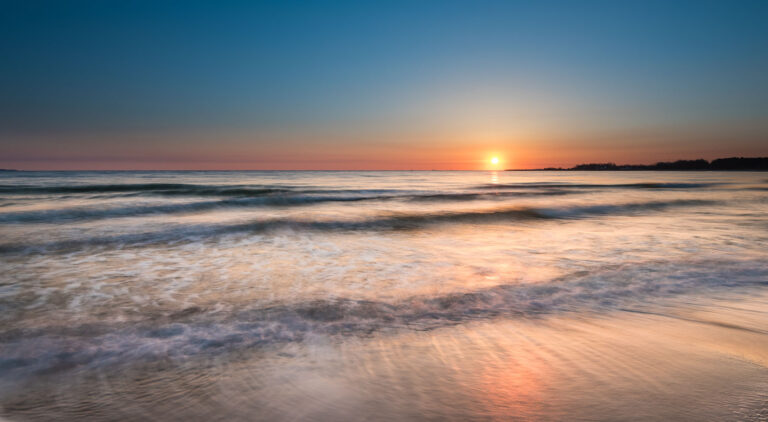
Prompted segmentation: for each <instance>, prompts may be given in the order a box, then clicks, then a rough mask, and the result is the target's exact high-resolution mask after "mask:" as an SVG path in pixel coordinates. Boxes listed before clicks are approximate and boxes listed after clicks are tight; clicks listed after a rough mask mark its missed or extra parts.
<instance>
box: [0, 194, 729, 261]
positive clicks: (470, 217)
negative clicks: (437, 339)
mask: <svg viewBox="0 0 768 422" xmlns="http://www.w3.org/2000/svg"><path fill="white" fill-rule="evenodd" d="M718 203H719V202H718V201H711V200H698V199H688V200H684V199H680V200H672V201H649V202H635V203H626V204H602V205H584V206H572V207H562V208H544V207H542V208H535V207H516V208H502V209H494V210H481V211H464V212H427V213H415V214H391V215H383V216H379V217H374V218H370V219H363V220H298V219H265V220H260V221H250V222H245V223H236V224H213V225H185V226H182V227H178V228H173V229H169V230H165V231H157V232H148V233H138V234H124V235H116V236H105V237H92V238H86V239H72V240H65V241H54V242H50V243H45V244H36V245H21V244H0V253H37V252H42V251H45V252H55V251H67V252H69V251H72V250H75V249H80V248H84V247H90V246H109V245H120V246H131V245H137V246H144V245H153V244H164V243H168V242H183V241H185V240H187V239H191V240H194V241H199V240H200V238H201V237H208V236H216V235H224V234H232V233H262V232H267V231H271V230H281V229H287V230H308V231H393V230H418V229H421V228H426V227H429V226H432V225H439V224H443V225H444V224H484V223H486V224H487V223H496V222H508V221H534V220H564V219H576V218H585V217H591V216H606V215H631V214H635V213H640V212H659V211H664V210H666V209H669V208H681V207H700V206H713V205H717V204H718Z"/></svg>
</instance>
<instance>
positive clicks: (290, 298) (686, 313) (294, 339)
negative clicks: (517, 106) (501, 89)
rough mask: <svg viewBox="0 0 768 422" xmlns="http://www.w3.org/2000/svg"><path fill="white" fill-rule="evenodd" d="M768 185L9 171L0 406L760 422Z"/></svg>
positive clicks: (168, 416) (19, 412) (19, 416)
mask: <svg viewBox="0 0 768 422" xmlns="http://www.w3.org/2000/svg"><path fill="white" fill-rule="evenodd" d="M767 211H768V175H766V174H765V173H748V172H744V173H741V172H739V173H735V172H734V173H718V172H63V173H56V172H20V173H0V266H1V267H2V275H1V276H0V327H1V328H0V414H1V415H3V417H4V418H7V419H9V420H206V421H208V420H360V419H366V420H420V419H436V420H437V419H440V420H444V419H448V420H487V419H502V420H508V419H519V420H660V419H663V420H713V419H718V420H754V421H765V420H768V259H767V258H768V252H766V248H765V245H766V244H768V212H767Z"/></svg>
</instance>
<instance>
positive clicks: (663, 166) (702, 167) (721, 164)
mask: <svg viewBox="0 0 768 422" xmlns="http://www.w3.org/2000/svg"><path fill="white" fill-rule="evenodd" d="M624 170H628V171H632V170H659V171H668V170H673V171H680V170H686V171H768V157H731V158H718V159H716V160H712V161H707V160H704V159H698V160H677V161H674V162H672V161H669V162H658V163H656V164H616V163H589V164H579V165H577V166H575V167H571V168H562V167H547V168H543V169H530V170H528V169H526V170H516V169H508V170H507V171H624Z"/></svg>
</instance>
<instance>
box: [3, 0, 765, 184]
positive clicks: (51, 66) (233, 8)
mask: <svg viewBox="0 0 768 422" xmlns="http://www.w3.org/2000/svg"><path fill="white" fill-rule="evenodd" d="M766 22H768V2H767V1H738V0H734V1H726V0H723V1H706V0H697V1H682V0H679V1H652V0H647V1H589V0H582V1H547V0H542V1H513V0H508V1H483V0H475V1H469V0H467V1H450V0H441V1H427V0H424V1H398V0H391V1H390V0H388V1H375V2H373V1H362V0H360V1H350V2H347V1H344V0H334V1H312V0H306V1H290V0H283V1H273V2H260V1H225V0H221V1H208V2H201V1H194V0H187V1H163V0H154V1H138V0H137V1H116V0H115V1H110V0H98V1H77V0H68V1H58V0H57V1H40V0H20V1H15V0H10V1H9V0H0V57H1V58H2V59H0V168H15V169H371V170H373V169H393V170H396V169H427V170H429V169H459V170H470V169H488V168H490V166H491V164H490V159H491V157H494V156H495V157H498V158H499V160H500V163H499V164H498V165H497V166H496V167H499V168H519V169H524V168H540V167H550V166H555V167H557V166H572V165H575V164H579V163H584V162H605V161H613V162H617V163H652V162H656V161H662V160H675V159H682V158H685V159H694V158H705V159H713V158H718V157H729V156H761V155H762V156H767V155H768V24H766Z"/></svg>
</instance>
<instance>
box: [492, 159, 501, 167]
mask: <svg viewBox="0 0 768 422" xmlns="http://www.w3.org/2000/svg"><path fill="white" fill-rule="evenodd" d="M491 164H493V165H494V166H495V165H496V164H499V157H491Z"/></svg>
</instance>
